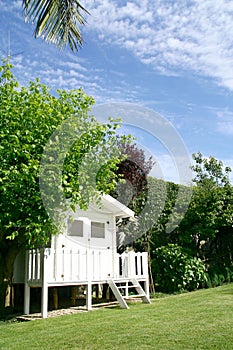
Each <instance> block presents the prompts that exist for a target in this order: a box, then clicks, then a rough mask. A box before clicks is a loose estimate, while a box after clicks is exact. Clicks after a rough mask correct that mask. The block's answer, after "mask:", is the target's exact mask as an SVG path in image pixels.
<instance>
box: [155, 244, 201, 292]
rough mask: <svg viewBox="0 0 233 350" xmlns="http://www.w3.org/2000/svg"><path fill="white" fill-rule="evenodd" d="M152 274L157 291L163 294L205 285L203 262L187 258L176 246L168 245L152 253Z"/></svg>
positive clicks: (190, 289) (194, 258) (180, 248)
mask: <svg viewBox="0 0 233 350" xmlns="http://www.w3.org/2000/svg"><path fill="white" fill-rule="evenodd" d="M152 273H153V279H154V282H155V284H156V286H157V290H158V291H161V292H165V293H174V292H178V291H185V290H187V291H192V290H195V289H197V288H200V287H204V286H206V284H207V272H206V268H205V264H204V262H203V261H202V260H201V259H199V258H196V257H192V256H189V255H188V254H187V253H186V252H185V251H184V250H183V249H182V247H180V246H178V245H177V244H168V245H167V246H162V247H159V248H157V249H156V250H155V251H154V255H153V258H152Z"/></svg>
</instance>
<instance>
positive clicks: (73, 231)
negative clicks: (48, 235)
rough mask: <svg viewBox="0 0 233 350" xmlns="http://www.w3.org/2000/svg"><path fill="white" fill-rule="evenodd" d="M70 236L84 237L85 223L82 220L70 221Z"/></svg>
mask: <svg viewBox="0 0 233 350" xmlns="http://www.w3.org/2000/svg"><path fill="white" fill-rule="evenodd" d="M68 235H69V236H76V237H83V221H81V220H69V222H68Z"/></svg>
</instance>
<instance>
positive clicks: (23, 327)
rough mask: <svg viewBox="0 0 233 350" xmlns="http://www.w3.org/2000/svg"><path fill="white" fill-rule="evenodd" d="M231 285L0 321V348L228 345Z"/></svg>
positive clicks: (232, 335) (232, 334)
mask: <svg viewBox="0 0 233 350" xmlns="http://www.w3.org/2000/svg"><path fill="white" fill-rule="evenodd" d="M232 348H233V284H229V285H225V286H221V287H217V288H213V289H206V290H199V291H196V292H192V293H186V294H180V295H174V296H167V297H163V298H161V299H155V300H153V301H152V304H151V305H149V304H138V303H137V304H131V305H130V309H129V310H121V309H118V308H113V309H102V310H98V311H92V312H88V313H80V314H75V315H70V316H62V317H58V318H54V319H44V320H36V321H30V322H23V323H6V324H1V326H0V349H4V350H5V349H9V350H14V349H20V350H22V349H23V350H26V349H33V350H34V349H40V350H44V349H45V350H49V349H53V350H54V349H91V350H94V349H98V350H99V349H111V350H112V349H134V350H135V349H156V350H160V349H163V350H170V349H174V350H179V349H185V350H188V349H196V350H199V349H205V350H208V349H211V350H212V349H232Z"/></svg>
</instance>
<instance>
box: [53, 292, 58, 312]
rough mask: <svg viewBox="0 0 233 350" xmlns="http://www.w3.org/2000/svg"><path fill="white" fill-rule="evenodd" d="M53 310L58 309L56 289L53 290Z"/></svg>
mask: <svg viewBox="0 0 233 350" xmlns="http://www.w3.org/2000/svg"><path fill="white" fill-rule="evenodd" d="M53 308H54V310H57V309H58V289H57V288H56V287H54V288H53Z"/></svg>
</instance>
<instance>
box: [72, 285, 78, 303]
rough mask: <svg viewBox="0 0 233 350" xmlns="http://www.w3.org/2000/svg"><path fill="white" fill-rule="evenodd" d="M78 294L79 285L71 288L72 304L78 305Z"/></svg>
mask: <svg viewBox="0 0 233 350" xmlns="http://www.w3.org/2000/svg"><path fill="white" fill-rule="evenodd" d="M76 295H77V287H72V289H71V303H72V306H76Z"/></svg>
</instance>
